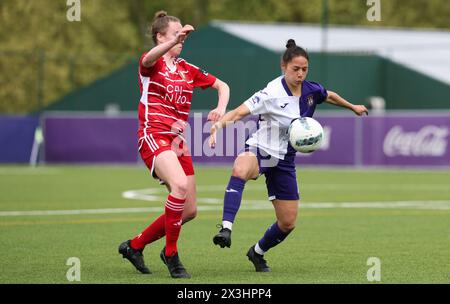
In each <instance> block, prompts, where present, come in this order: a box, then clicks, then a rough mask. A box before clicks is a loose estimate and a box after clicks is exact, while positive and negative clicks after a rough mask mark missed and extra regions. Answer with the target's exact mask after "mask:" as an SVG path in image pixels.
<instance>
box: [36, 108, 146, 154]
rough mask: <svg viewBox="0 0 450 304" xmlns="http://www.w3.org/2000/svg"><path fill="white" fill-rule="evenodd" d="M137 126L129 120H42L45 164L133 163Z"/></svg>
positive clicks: (74, 118)
mask: <svg viewBox="0 0 450 304" xmlns="http://www.w3.org/2000/svg"><path fill="white" fill-rule="evenodd" d="M137 127H138V121H137V119H136V118H129V117H114V118H108V117H102V116H99V117H77V116H73V117H72V116H65V117H55V116H51V117H46V118H45V119H44V138H45V161H46V162H64V163H67V162H69V163H71V162H74V163H85V162H93V163H103V162H104V163H112V162H123V163H136V162H137V161H138V153H137Z"/></svg>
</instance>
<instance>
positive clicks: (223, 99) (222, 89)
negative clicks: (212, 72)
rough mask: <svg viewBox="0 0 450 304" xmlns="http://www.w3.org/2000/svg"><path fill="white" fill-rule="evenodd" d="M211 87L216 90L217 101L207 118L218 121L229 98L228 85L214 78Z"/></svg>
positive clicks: (225, 108)
mask: <svg viewBox="0 0 450 304" xmlns="http://www.w3.org/2000/svg"><path fill="white" fill-rule="evenodd" d="M211 87H212V88H214V89H216V90H217V95H218V99H219V101H218V103H217V108H215V109H214V110H212V111H211V112H209V114H208V120H211V121H218V120H219V119H220V118H222V116H223V115H224V114H225V111H226V110H227V105H228V101H229V99H230V87H229V86H228V84H226V83H225V82H223V81H222V80H220V79H216V81H215V82H214V84H213V85H212V86H211Z"/></svg>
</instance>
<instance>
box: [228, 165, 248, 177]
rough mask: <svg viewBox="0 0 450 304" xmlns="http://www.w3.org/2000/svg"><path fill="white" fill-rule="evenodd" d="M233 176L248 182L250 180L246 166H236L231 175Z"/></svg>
mask: <svg viewBox="0 0 450 304" xmlns="http://www.w3.org/2000/svg"><path fill="white" fill-rule="evenodd" d="M231 175H233V176H235V177H239V178H240V179H243V180H248V179H249V176H248V175H249V172H248V170H247V168H245V167H244V166H239V165H238V164H235V165H234V167H233V172H232V173H231Z"/></svg>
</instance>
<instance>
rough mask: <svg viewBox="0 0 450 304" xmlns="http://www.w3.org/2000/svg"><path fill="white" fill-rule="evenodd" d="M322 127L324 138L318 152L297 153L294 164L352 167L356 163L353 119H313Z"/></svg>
mask: <svg viewBox="0 0 450 304" xmlns="http://www.w3.org/2000/svg"><path fill="white" fill-rule="evenodd" d="M315 119H316V120H317V121H318V122H320V124H321V125H322V127H323V130H324V138H323V141H322V146H321V148H320V149H319V150H317V151H315V152H313V153H311V154H304V153H297V157H296V163H297V164H299V165H302V164H308V165H310V164H318V165H348V166H350V165H354V164H355V162H356V161H357V151H356V147H355V145H356V141H355V136H356V126H355V123H356V119H358V118H354V117H319V118H315Z"/></svg>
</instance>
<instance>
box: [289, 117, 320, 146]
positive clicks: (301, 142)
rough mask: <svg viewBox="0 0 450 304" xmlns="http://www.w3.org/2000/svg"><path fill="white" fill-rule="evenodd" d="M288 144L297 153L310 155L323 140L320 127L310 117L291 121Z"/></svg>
mask: <svg viewBox="0 0 450 304" xmlns="http://www.w3.org/2000/svg"><path fill="white" fill-rule="evenodd" d="M288 135H289V142H290V144H291V146H292V147H293V148H294V149H295V150H296V151H298V152H301V153H311V152H314V151H315V150H317V149H318V148H319V147H320V146H321V144H322V139H323V128H322V125H321V124H320V123H319V122H318V121H317V120H315V119H313V118H311V117H301V118H297V119H295V120H293V121H292V122H291V125H290V126H289V130H288Z"/></svg>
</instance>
